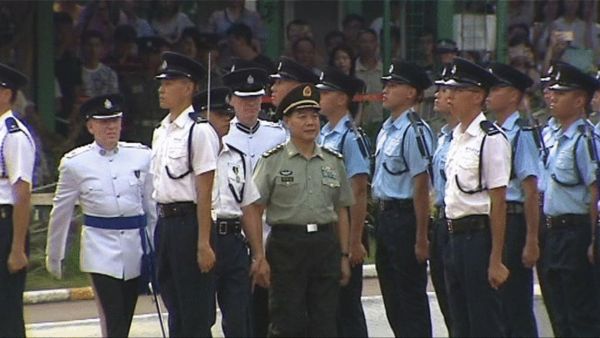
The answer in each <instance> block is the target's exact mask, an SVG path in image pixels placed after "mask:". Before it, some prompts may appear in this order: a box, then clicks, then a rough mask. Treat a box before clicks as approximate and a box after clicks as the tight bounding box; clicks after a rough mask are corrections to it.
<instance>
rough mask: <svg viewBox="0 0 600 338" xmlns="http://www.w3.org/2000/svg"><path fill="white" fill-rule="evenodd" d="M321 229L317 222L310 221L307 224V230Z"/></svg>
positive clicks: (315, 230)
mask: <svg viewBox="0 0 600 338" xmlns="http://www.w3.org/2000/svg"><path fill="white" fill-rule="evenodd" d="M317 230H319V226H317V224H315V223H310V224H307V225H306V232H317Z"/></svg>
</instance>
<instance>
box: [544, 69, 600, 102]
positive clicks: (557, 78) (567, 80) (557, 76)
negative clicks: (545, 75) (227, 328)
mask: <svg viewBox="0 0 600 338" xmlns="http://www.w3.org/2000/svg"><path fill="white" fill-rule="evenodd" d="M553 68H554V69H553V72H552V75H551V78H550V85H549V86H548V89H550V90H577V89H581V90H584V91H586V92H588V93H589V94H593V93H594V92H595V91H596V90H598V89H599V88H600V81H598V80H597V79H596V78H595V77H593V76H591V75H588V74H586V73H584V72H583V71H581V70H580V69H579V68H577V67H575V66H573V65H570V64H568V63H564V62H561V63H557V64H554V65H553Z"/></svg>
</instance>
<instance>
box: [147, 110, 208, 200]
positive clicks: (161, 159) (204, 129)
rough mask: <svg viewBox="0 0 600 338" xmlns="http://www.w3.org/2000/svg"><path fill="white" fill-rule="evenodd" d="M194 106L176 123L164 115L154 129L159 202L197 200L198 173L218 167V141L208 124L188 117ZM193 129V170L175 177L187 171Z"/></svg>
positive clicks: (184, 112)
mask: <svg viewBox="0 0 600 338" xmlns="http://www.w3.org/2000/svg"><path fill="white" fill-rule="evenodd" d="M193 111H194V109H193V107H192V106H189V107H188V108H187V109H186V110H184V111H183V113H181V114H180V115H179V116H178V117H177V118H176V119H175V120H174V121H173V122H170V121H169V116H170V115H167V117H165V118H164V119H163V120H162V121H161V123H160V125H159V126H158V127H157V128H156V129H155V130H154V135H153V137H152V165H151V172H152V174H153V177H154V196H153V197H154V199H155V200H156V202H158V203H174V202H190V201H193V202H196V183H195V180H196V176H197V175H200V174H202V173H205V172H208V171H211V170H215V169H216V168H217V155H218V153H219V143H218V139H216V138H215V137H214V136H213V134H212V131H211V130H212V128H211V127H210V126H209V125H208V124H207V123H196V122H195V121H194V120H192V119H191V118H190V117H189V113H190V112H193ZM195 123H196V125H195V126H194V130H193V131H192V156H191V159H192V165H191V167H192V170H193V172H191V173H189V174H188V175H186V176H185V177H183V178H181V179H172V178H170V177H169V175H168V174H167V169H166V167H167V166H168V167H169V172H170V173H171V174H172V175H174V176H179V175H181V174H183V173H185V172H187V171H188V168H189V167H190V166H189V164H188V137H189V133H190V128H191V127H192V125H193V124H195Z"/></svg>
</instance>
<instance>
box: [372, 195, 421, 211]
mask: <svg viewBox="0 0 600 338" xmlns="http://www.w3.org/2000/svg"><path fill="white" fill-rule="evenodd" d="M403 209H410V210H414V209H413V200H412V199H409V198H407V199H391V200H379V210H380V211H388V210H403Z"/></svg>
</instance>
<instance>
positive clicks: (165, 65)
mask: <svg viewBox="0 0 600 338" xmlns="http://www.w3.org/2000/svg"><path fill="white" fill-rule="evenodd" d="M167 66H168V65H167V60H164V61H163V62H162V63H161V65H160V69H161V70H165V69H167Z"/></svg>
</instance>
